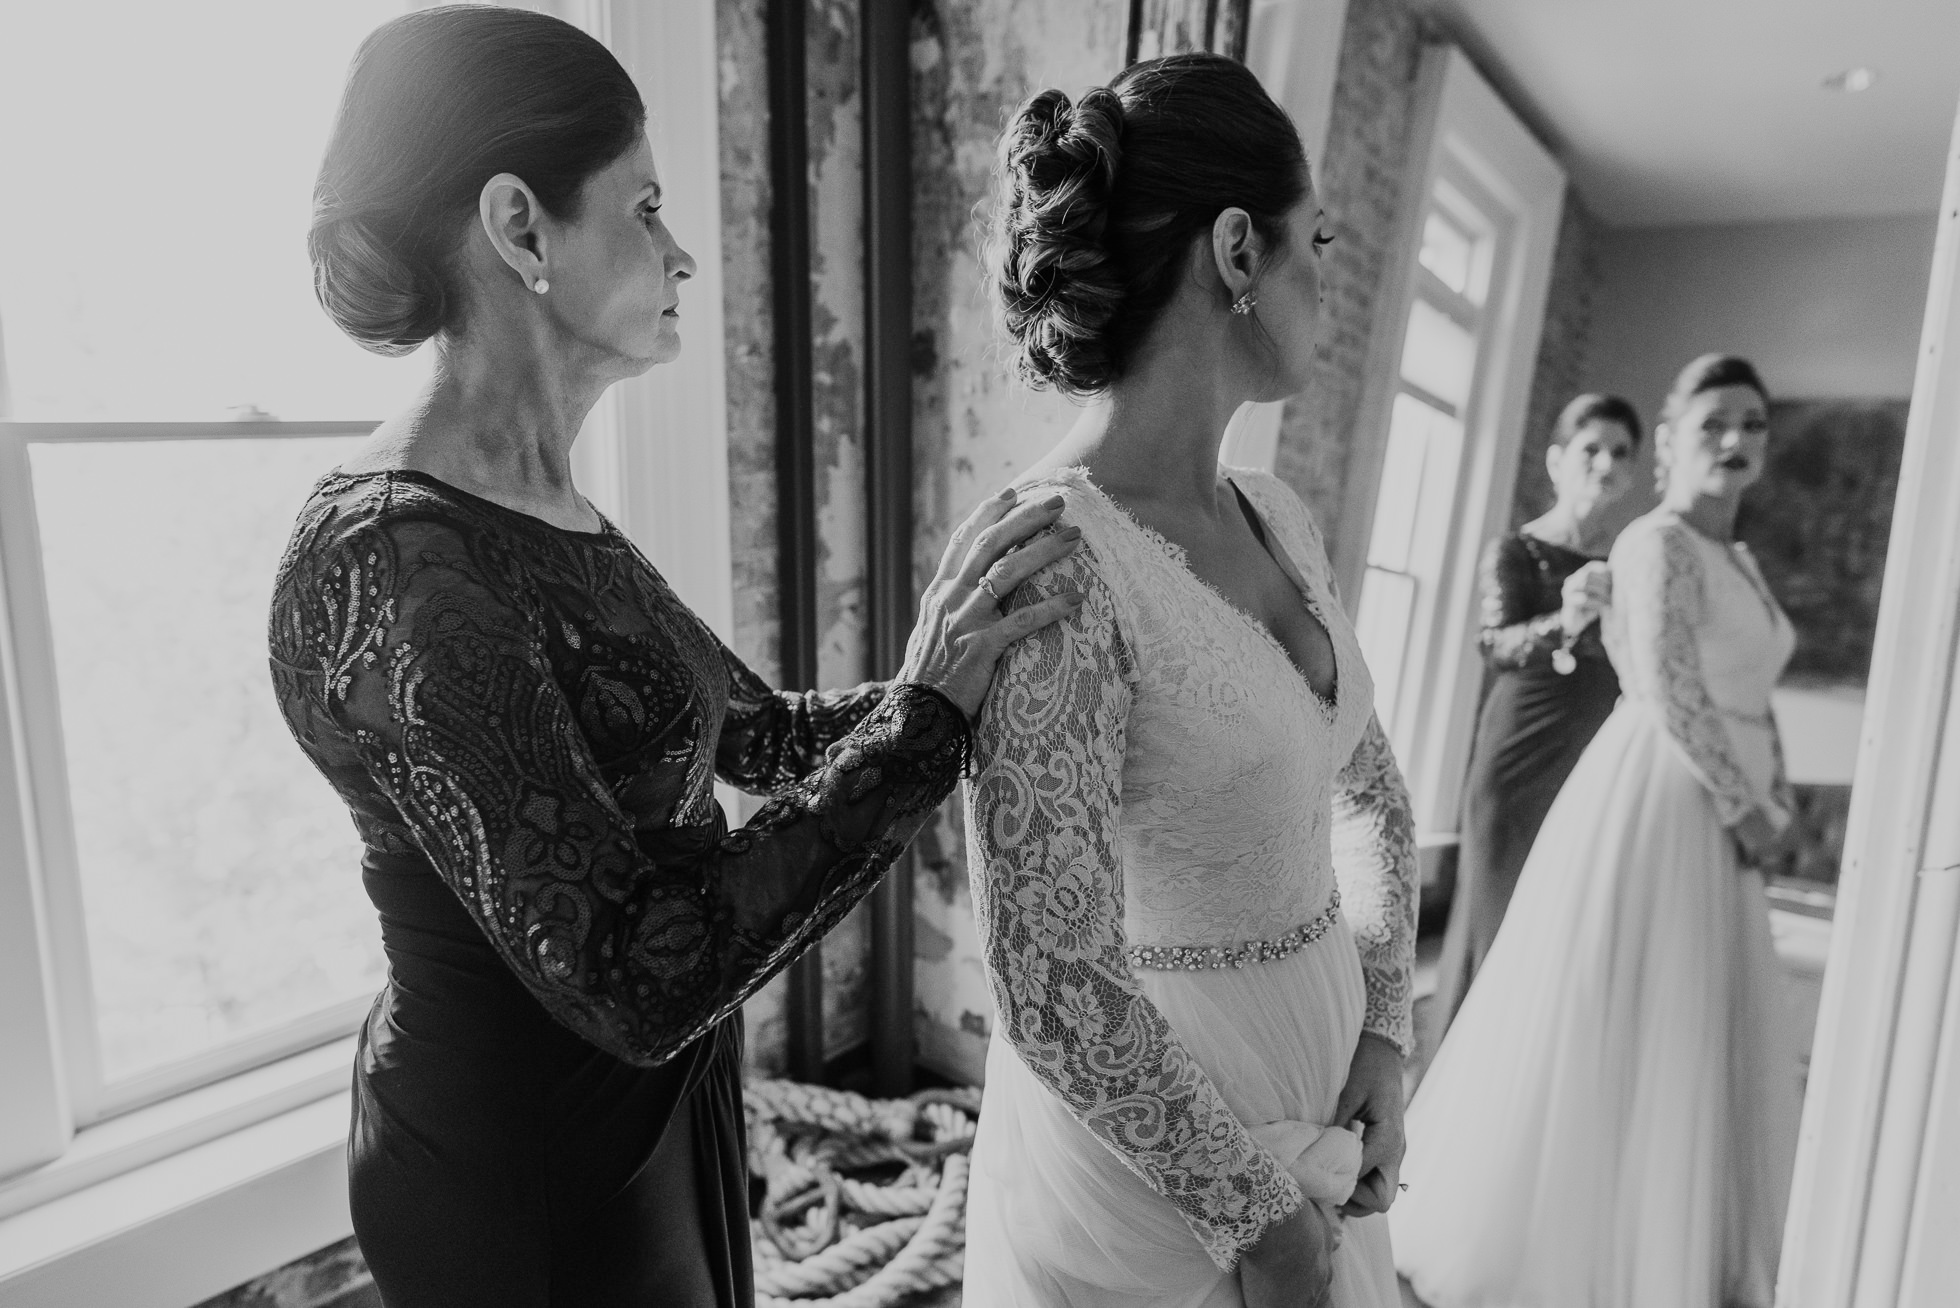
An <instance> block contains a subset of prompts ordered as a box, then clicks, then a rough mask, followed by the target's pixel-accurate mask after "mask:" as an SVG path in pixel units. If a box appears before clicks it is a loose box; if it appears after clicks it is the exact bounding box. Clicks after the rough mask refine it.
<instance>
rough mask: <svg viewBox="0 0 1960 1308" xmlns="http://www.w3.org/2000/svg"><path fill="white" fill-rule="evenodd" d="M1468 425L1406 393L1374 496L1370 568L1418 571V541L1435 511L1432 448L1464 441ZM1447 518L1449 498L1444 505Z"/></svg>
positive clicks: (1391, 424)
mask: <svg viewBox="0 0 1960 1308" xmlns="http://www.w3.org/2000/svg"><path fill="white" fill-rule="evenodd" d="M1462 431H1463V424H1461V423H1459V422H1458V421H1457V420H1456V419H1454V418H1452V417H1450V416H1449V415H1448V414H1446V413H1443V412H1442V411H1440V410H1438V409H1436V408H1435V407H1433V406H1432V405H1428V404H1424V403H1423V402H1422V401H1421V400H1419V399H1417V398H1416V397H1415V396H1413V395H1410V394H1408V393H1407V392H1404V393H1402V394H1400V395H1397V396H1396V397H1395V405H1394V407H1393V408H1392V409H1391V410H1390V411H1389V420H1388V449H1387V451H1386V452H1385V454H1384V455H1383V458H1382V476H1381V482H1380V486H1379V489H1378V490H1377V491H1376V492H1375V521H1374V527H1373V529H1372V533H1371V535H1370V538H1369V541H1368V562H1369V564H1370V565H1372V566H1374V567H1378V568H1387V569H1389V570H1390V571H1393V572H1408V571H1412V570H1413V571H1419V570H1420V567H1421V565H1420V563H1419V562H1417V561H1415V560H1416V559H1417V555H1418V552H1417V551H1415V541H1416V537H1417V535H1418V534H1419V533H1418V528H1419V527H1420V526H1421V525H1422V516H1423V514H1424V512H1425V511H1433V509H1434V507H1435V504H1434V500H1435V490H1436V485H1437V483H1438V480H1439V479H1438V477H1437V476H1436V475H1435V474H1434V473H1432V472H1431V471H1430V470H1429V468H1430V464H1431V462H1432V460H1433V455H1432V447H1433V446H1435V445H1436V444H1437V442H1439V441H1440V442H1446V443H1449V444H1451V445H1454V444H1456V443H1459V442H1460V441H1461V439H1462ZM1442 509H1443V512H1444V514H1445V516H1447V514H1448V510H1449V503H1448V499H1447V496H1446V497H1445V499H1444V502H1443V504H1442Z"/></svg>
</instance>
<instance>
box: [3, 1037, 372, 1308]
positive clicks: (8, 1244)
mask: <svg viewBox="0 0 1960 1308" xmlns="http://www.w3.org/2000/svg"><path fill="white" fill-rule="evenodd" d="M351 1045H352V1042H351V1041H345V1040H343V1041H335V1042H334V1043H333V1044H331V1045H325V1046H322V1047H321V1048H319V1049H315V1050H309V1051H307V1052H306V1053H304V1054H300V1055H296V1056H295V1057H293V1058H290V1059H286V1060H283V1061H282V1062H281V1063H278V1064H274V1065H272V1066H270V1067H266V1068H260V1069H258V1070H257V1071H254V1072H250V1073H246V1074H244V1075H243V1076H239V1077H233V1078H231V1079H230V1080H229V1081H226V1082H221V1083H219V1084H217V1085H214V1086H210V1087H206V1088H205V1089H203V1090H200V1091H196V1092H193V1093H191V1094H186V1095H180V1096H178V1097H177V1098H175V1099H172V1100H168V1101H166V1102H164V1103H160V1104H156V1105H153V1106H151V1107H150V1108H146V1109H143V1110H141V1111H139V1112H135V1113H130V1114H127V1115H125V1116H123V1117H120V1118H117V1119H115V1120H113V1121H110V1122H106V1123H104V1124H102V1125H101V1126H97V1127H93V1128H91V1129H89V1130H87V1131H84V1132H82V1133H80V1134H79V1135H77V1136H76V1138H75V1142H74V1144H73V1145H72V1146H71V1147H70V1148H69V1150H68V1152H67V1153H66V1154H64V1155H63V1156H62V1158H60V1159H59V1160H57V1161H56V1162H53V1163H50V1164H48V1165H47V1166H45V1167H42V1168H38V1169H36V1170H35V1171H32V1172H29V1173H27V1174H25V1175H23V1176H20V1177H16V1178H14V1179H13V1180H11V1181H9V1182H6V1183H5V1184H4V1185H0V1212H6V1213H7V1214H8V1215H7V1216H5V1217H4V1218H0V1308H75V1305H80V1304H104V1305H108V1304H114V1305H116V1308H187V1305H191V1304H196V1303H198V1302H200V1301H202V1300H204V1299H206V1298H209V1297H210V1296H211V1295H214V1294H217V1293H220V1292H221V1291H224V1290H227V1289H229V1288H231V1287H232V1286H234V1285H237V1284H239V1283H241V1282H244V1281H248V1280H251V1279H252V1278H253V1277H255V1276H259V1275H262V1274H263V1273H265V1272H267V1271H270V1270H272V1269H273V1268H276V1267H279V1266H282V1265H283V1264H285V1263H288V1262H290V1261H292V1260H293V1259H295V1258H298V1257H300V1256H302V1255H304V1254H307V1253H310V1252H312V1251H313V1250H315V1249H318V1248H320V1247H322V1246H324V1245H328V1244H332V1243H333V1242H334V1241H336V1240H340V1239H344V1238H345V1237H346V1236H347V1235H348V1234H350V1233H351V1232H352V1230H353V1224H352V1221H351V1219H350V1218H349V1216H348V1212H347V1163H346V1139H347V1118H348V1107H349V1105H348V1093H347V1091H346V1090H345V1089H344V1087H345V1086H346V1084H347V1068H348V1066H349V1064H350V1062H351V1060H352V1049H351Z"/></svg>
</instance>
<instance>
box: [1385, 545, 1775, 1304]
mask: <svg viewBox="0 0 1960 1308" xmlns="http://www.w3.org/2000/svg"><path fill="white" fill-rule="evenodd" d="M1611 566H1612V570H1613V605H1612V608H1611V609H1610V610H1609V611H1608V612H1607V614H1606V617H1605V620H1604V621H1605V629H1604V634H1605V636H1606V641H1607V649H1608V651H1609V652H1610V653H1611V655H1612V657H1613V663H1614V666H1615V667H1616V669H1617V670H1618V672H1619V674H1620V684H1621V686H1622V688H1623V693H1622V697H1621V700H1620V703H1619V705H1618V706H1617V707H1616V708H1615V709H1614V711H1613V715H1612V717H1610V718H1609V719H1608V720H1607V722H1606V725H1605V726H1604V727H1602V728H1601V729H1600V732H1599V734H1598V735H1597V736H1595V737H1594V738H1593V741H1592V744H1591V745H1590V746H1589V747H1588V748H1587V750H1586V752H1585V754H1584V756H1583V757H1582V758H1581V759H1580V761H1579V764H1578V766H1577V767H1576V768H1575V769H1574V770H1573V773H1572V776H1571V778H1570V779H1569V780H1568V781H1567V782H1566V784H1565V788H1564V789H1563V790H1562V791H1560V793H1559V796H1558V799H1557V800H1556V801H1555V802H1554V804H1553V805H1552V810H1551V813H1550V814H1549V815H1548V816H1547V817H1546V819H1545V825H1544V826H1543V828H1541V830H1540V831H1539V835H1538V840H1537V843H1536V844H1535V845H1534V846H1533V847H1532V852H1531V856H1530V857H1529V858H1528V859H1527V860H1526V862H1525V866H1524V871H1523V872H1522V874H1521V875H1520V877H1519V880H1518V888H1517V893H1516V895H1515V896H1514V898H1513V899H1512V900H1511V907H1510V911H1509V912H1508V913H1507V914H1506V915H1505V918H1504V925H1503V927H1502V929H1501V930H1500V931H1499V932H1498V935H1497V939H1496V941H1495V942H1494V944H1493V945H1492V947H1491V952H1490V955H1489V957H1488V959H1487V960H1486V962H1485V963H1484V965H1483V968H1482V970H1481V971H1479V972H1478V973H1477V980H1476V984H1475V985H1473V986H1472V987H1471V989H1470V994H1469V997H1468V999H1467V1000H1466V1001H1465V1002H1464V1005H1463V1008H1462V1010H1461V1011H1460V1012H1459V1014H1458V1015H1457V1019H1456V1021H1455V1022H1454V1023H1453V1024H1452V1025H1451V1027H1450V1030H1449V1034H1448V1036H1447V1037H1446V1038H1445V1039H1444V1041H1443V1046H1442V1048H1441V1050H1440V1051H1439V1052H1438V1053H1437V1056H1436V1061H1435V1062H1434V1064H1432V1065H1431V1067H1430V1069H1429V1072H1428V1075H1427V1076H1426V1077H1425V1078H1424V1080H1423V1083H1422V1088H1421V1089H1420V1090H1419V1091H1418V1092H1417V1094H1416V1098H1415V1102H1414V1103H1413V1104H1412V1105H1411V1106H1410V1110H1409V1119H1408V1129H1409V1151H1408V1155H1407V1158H1406V1159H1405V1161H1404V1163H1403V1167H1402V1179H1403V1180H1405V1181H1406V1182H1408V1185H1409V1191H1408V1193H1407V1194H1405V1195H1403V1196H1402V1199H1401V1202H1399V1203H1398V1204H1397V1205H1396V1206H1395V1209H1394V1211H1393V1212H1392V1213H1391V1215H1390V1222H1391V1225H1392V1226H1393V1228H1394V1231H1395V1249H1396V1257H1397V1261H1398V1262H1399V1263H1400V1264H1401V1268H1402V1271H1403V1274H1404V1275H1406V1276H1408V1278H1409V1279H1410V1281H1411V1282H1412V1283H1413V1285H1414V1286H1415V1289H1416V1292H1417V1293H1418V1294H1419V1295H1421V1296H1422V1298H1423V1300H1424V1301H1425V1302H1426V1303H1428V1304H1430V1305H1432V1308H1471V1306H1472V1305H1475V1306H1476V1308H1567V1306H1568V1305H1585V1306H1586V1308H1718V1306H1725V1308H1768V1306H1769V1304H1770V1302H1771V1297H1772V1292H1773V1289H1774V1281H1775V1275H1776V1262H1777V1256H1778V1253H1779V1249H1780V1245H1781V1237H1782V1230H1783V1217H1784V1207H1785V1204H1786V1203H1787V1199H1788V1192H1789V1183H1790V1171H1791V1166H1792V1163H1793V1159H1794V1156H1795V1149H1796V1127H1797V1112H1798V1100H1799V1087H1798V1082H1797V1078H1798V1068H1797V1052H1796V1043H1795V1038H1794V1037H1795V1032H1794V1029H1793V1025H1792V1023H1791V1022H1790V1020H1789V1013H1788V1011H1787V1009H1786V1007H1785V1000H1784V997H1783V994H1782V989H1781V986H1782V982H1781V971H1780V969H1779V967H1778V964H1777V959H1776V953H1775V949H1774V946H1773V944H1772V942H1771V939H1770V932H1769V918H1768V911H1767V906H1766V905H1765V903H1764V899H1763V883H1762V878H1761V877H1760V876H1759V875H1758V874H1757V873H1756V872H1755V871H1753V870H1750V869H1746V868H1742V867H1740V866H1738V861H1737V857H1736V852H1735V848H1734V845H1733V843H1732V841H1731V838H1730V836H1729V833H1728V830H1727V826H1726V824H1728V823H1732V822H1734V821H1736V820H1738V819H1739V818H1741V817H1742V816H1743V815H1744V814H1746V813H1747V812H1748V811H1749V810H1750V809H1752V808H1761V809H1763V810H1764V811H1765V812H1766V813H1767V814H1768V815H1770V817H1771V820H1772V821H1773V822H1783V821H1787V820H1788V814H1789V811H1790V803H1791V801H1790V796H1789V791H1788V787H1787V785H1786V784H1785V783H1784V780H1783V769H1782V765H1781V760H1780V756H1779V749H1778V745H1777V737H1776V727H1775V722H1774V720H1773V719H1772V718H1771V717H1770V690H1771V688H1772V687H1773V686H1774V685H1775V684H1776V679H1777V676H1778V674H1779V673H1780V672H1781V671H1782V668H1783V665H1784V664H1785V663H1786V662H1787V661H1788V659H1789V657H1790V652H1791V649H1792V647H1793V646H1794V644H1795V636H1794V633H1793V632H1792V630H1791V627H1790V623H1789V620H1788V619H1787V618H1786V617H1784V615H1783V613H1782V611H1781V610H1780V609H1779V608H1778V607H1777V606H1776V602H1775V600H1774V599H1772V598H1771V596H1770V592H1769V588H1768V586H1767V585H1766V584H1765V583H1764V582H1763V579H1762V574H1761V573H1760V572H1759V571H1758V570H1757V568H1756V566H1755V563H1754V561H1753V560H1752V559H1751V558H1750V557H1749V555H1748V553H1747V551H1746V550H1745V549H1743V548H1742V547H1740V546H1736V547H1733V548H1731V547H1728V546H1724V545H1722V544H1719V543H1717V542H1715V541H1712V540H1710V539H1708V538H1707V537H1705V536H1703V535H1701V534H1700V533H1698V532H1696V531H1695V530H1693V529H1692V528H1690V527H1689V526H1688V525H1687V524H1686V523H1684V522H1682V521H1681V520H1680V519H1679V518H1676V517H1674V516H1672V515H1670V514H1668V513H1666V512H1664V511H1661V512H1656V513H1652V514H1649V515H1648V516H1647V517H1645V518H1642V519H1640V520H1639V521H1637V522H1635V523H1634V524H1633V525H1632V526H1630V527H1628V528H1627V529H1626V531H1625V532H1624V533H1623V534H1622V535H1621V537H1620V539H1619V542H1618V543H1617V544H1616V545H1615V546H1614V548H1613V553H1612V559H1611Z"/></svg>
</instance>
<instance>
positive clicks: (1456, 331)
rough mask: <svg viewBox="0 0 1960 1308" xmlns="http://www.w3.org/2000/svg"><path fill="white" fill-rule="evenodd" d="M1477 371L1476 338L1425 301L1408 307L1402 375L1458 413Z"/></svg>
mask: <svg viewBox="0 0 1960 1308" xmlns="http://www.w3.org/2000/svg"><path fill="white" fill-rule="evenodd" d="M1476 369H1477V338H1476V337H1475V336H1473V335H1471V334H1470V333H1469V332H1467V331H1465V330H1464V329H1463V327H1462V326H1461V325H1460V324H1459V323H1458V322H1457V321H1456V319H1454V318H1452V317H1450V316H1449V315H1448V314H1446V313H1444V312H1443V311H1442V310H1441V309H1438V308H1437V307H1436V306H1435V305H1433V304H1431V303H1429V302H1428V301H1427V300H1424V299H1421V298H1418V299H1417V300H1416V301H1415V302H1414V303H1413V304H1411V305H1410V306H1409V332H1408V335H1407V336H1406V337H1404V338H1403V341H1402V375H1403V376H1404V377H1406V378H1408V379H1409V380H1410V381H1412V382H1414V383H1415V384H1416V385H1418V386H1420V387H1422V388H1423V389H1424V390H1426V391H1428V392H1429V393H1430V394H1431V395H1434V396H1435V397H1436V398H1437V399H1439V400H1442V401H1443V402H1444V403H1446V404H1449V405H1452V406H1454V407H1455V408H1456V410H1457V411H1458V412H1459V413H1460V412H1462V410H1463V406H1464V405H1465V404H1467V403H1469V400H1470V381H1471V378H1472V377H1474V376H1475V374H1476Z"/></svg>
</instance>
